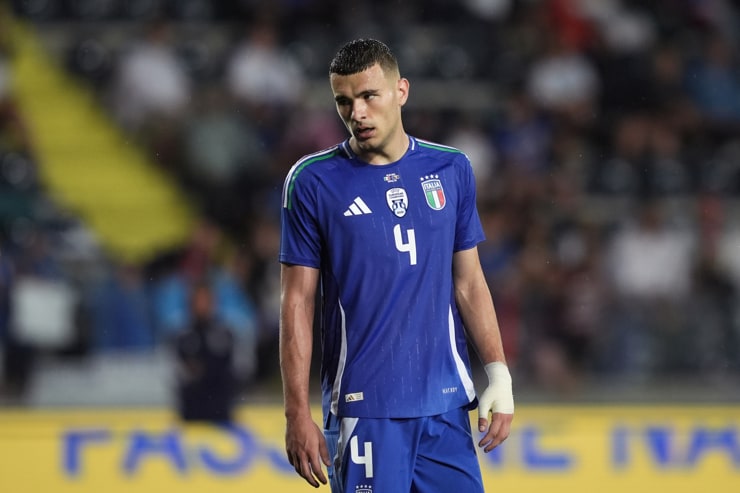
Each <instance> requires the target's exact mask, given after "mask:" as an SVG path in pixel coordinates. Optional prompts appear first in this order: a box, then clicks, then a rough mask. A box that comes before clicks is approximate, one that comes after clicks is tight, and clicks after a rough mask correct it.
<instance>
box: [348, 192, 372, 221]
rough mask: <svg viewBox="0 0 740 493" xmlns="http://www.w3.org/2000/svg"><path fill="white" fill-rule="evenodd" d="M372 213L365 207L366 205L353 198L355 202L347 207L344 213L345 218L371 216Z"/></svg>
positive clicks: (359, 199)
mask: <svg viewBox="0 0 740 493" xmlns="http://www.w3.org/2000/svg"><path fill="white" fill-rule="evenodd" d="M372 212H373V211H371V210H370V208H369V207H368V206H367V204H366V203H365V202H364V201H363V200H362V199H361V198H360V197H355V200H353V201H352V203H351V204H350V205H349V208H348V209H347V210H346V211H344V215H345V216H361V215H363V214H372Z"/></svg>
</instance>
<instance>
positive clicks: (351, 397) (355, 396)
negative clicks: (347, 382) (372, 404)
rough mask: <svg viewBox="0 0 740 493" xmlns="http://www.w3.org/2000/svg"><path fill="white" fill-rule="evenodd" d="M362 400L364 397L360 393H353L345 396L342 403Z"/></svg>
mask: <svg viewBox="0 0 740 493" xmlns="http://www.w3.org/2000/svg"><path fill="white" fill-rule="evenodd" d="M364 398H365V395H364V394H363V393H362V392H355V393H353V394H345V396H344V402H357V401H361V400H363V399H364Z"/></svg>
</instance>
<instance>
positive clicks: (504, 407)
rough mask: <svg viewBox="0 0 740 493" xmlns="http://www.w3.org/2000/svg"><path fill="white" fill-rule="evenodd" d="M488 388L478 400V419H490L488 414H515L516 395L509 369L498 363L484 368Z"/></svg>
mask: <svg viewBox="0 0 740 493" xmlns="http://www.w3.org/2000/svg"><path fill="white" fill-rule="evenodd" d="M484 369H485V370H486V375H488V387H487V388H486V390H484V391H483V393H482V394H481V396H480V397H479V398H478V403H479V406H478V417H479V418H485V419H488V413H491V412H493V413H503V414H514V394H513V392H512V389H511V374H510V373H509V368H508V367H507V366H506V365H505V364H503V363H501V362H498V361H495V362H493V363H488V364H487V365H485V366H484Z"/></svg>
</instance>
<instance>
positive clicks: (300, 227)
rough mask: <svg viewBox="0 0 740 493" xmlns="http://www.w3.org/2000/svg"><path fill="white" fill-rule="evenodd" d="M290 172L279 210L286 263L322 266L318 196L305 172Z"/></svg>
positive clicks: (283, 254)
mask: <svg viewBox="0 0 740 493" xmlns="http://www.w3.org/2000/svg"><path fill="white" fill-rule="evenodd" d="M298 178H299V177H298V176H294V175H293V174H289V175H288V177H287V178H286V180H285V184H284V187H283V207H282V210H281V213H280V226H281V235H280V255H279V260H280V262H281V263H284V264H297V265H304V266H307V267H315V268H319V267H320V265H321V235H320V231H319V228H318V221H317V212H318V210H317V207H318V204H317V202H316V197H315V195H314V194H312V193H311V187H310V186H309V184H307V183H306V181H309V180H306V178H308V177H306V176H305V174H304V175H301V176H300V178H301V179H298Z"/></svg>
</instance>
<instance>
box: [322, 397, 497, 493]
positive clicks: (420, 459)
mask: <svg viewBox="0 0 740 493" xmlns="http://www.w3.org/2000/svg"><path fill="white" fill-rule="evenodd" d="M324 435H325V436H326V441H327V445H328V447H329V454H330V456H331V457H332V460H333V467H330V468H329V479H330V484H331V491H332V493H369V492H372V493H433V492H438V493H449V492H450V491H464V492H466V493H483V480H482V478H481V472H480V464H479V463H478V456H477V453H476V449H475V444H474V443H473V435H472V434H471V431H470V417H469V415H468V411H467V410H466V409H465V408H460V409H454V410H452V411H448V412H447V413H445V414H440V415H437V416H428V417H421V418H408V419H396V418H380V419H375V418H337V417H336V416H333V415H329V417H328V419H327V421H326V429H325V430H324Z"/></svg>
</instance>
